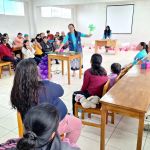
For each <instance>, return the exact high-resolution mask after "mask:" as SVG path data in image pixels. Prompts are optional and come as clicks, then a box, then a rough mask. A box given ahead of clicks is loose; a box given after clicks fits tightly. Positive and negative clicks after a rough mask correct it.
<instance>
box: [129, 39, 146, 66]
mask: <svg viewBox="0 0 150 150" xmlns="http://www.w3.org/2000/svg"><path fill="white" fill-rule="evenodd" d="M136 49H137V50H139V51H140V52H139V53H138V54H137V55H136V56H135V58H134V61H133V63H132V64H133V65H135V64H137V62H138V61H139V60H142V59H143V58H144V57H146V56H147V54H148V45H147V44H146V43H145V42H140V43H139V45H138V46H137V48H136Z"/></svg>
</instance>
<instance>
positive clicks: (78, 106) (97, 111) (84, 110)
mask: <svg viewBox="0 0 150 150" xmlns="http://www.w3.org/2000/svg"><path fill="white" fill-rule="evenodd" d="M109 85H110V80H108V81H107V83H106V84H105V85H104V88H103V95H105V94H106V93H107V91H108V90H109ZM79 109H80V110H81V111H82V112H81V119H82V124H83V125H88V126H93V127H97V128H100V127H101V126H100V124H97V123H92V122H88V121H84V120H83V119H84V114H85V113H88V118H91V114H96V115H101V108H100V107H99V108H88V109H87V108H83V107H82V105H81V104H80V103H75V116H76V117H79V116H78V110H79ZM108 116H111V123H112V124H114V118H115V117H114V113H111V112H107V116H106V117H107V119H106V123H107V120H108Z"/></svg>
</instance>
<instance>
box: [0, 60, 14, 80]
mask: <svg viewBox="0 0 150 150" xmlns="http://www.w3.org/2000/svg"><path fill="white" fill-rule="evenodd" d="M5 66H6V67H8V69H9V74H10V75H12V71H11V62H5V61H1V60H0V78H1V77H2V71H3V67H5Z"/></svg>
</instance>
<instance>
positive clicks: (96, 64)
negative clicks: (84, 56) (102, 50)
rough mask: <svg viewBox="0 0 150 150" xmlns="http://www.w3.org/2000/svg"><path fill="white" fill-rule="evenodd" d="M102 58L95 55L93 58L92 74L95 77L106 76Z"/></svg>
mask: <svg viewBox="0 0 150 150" xmlns="http://www.w3.org/2000/svg"><path fill="white" fill-rule="evenodd" d="M101 63H102V56H101V55H100V54H93V55H92V57H91V73H92V74H93V75H99V76H106V75H107V73H106V70H105V69H104V68H103V67H102V66H101Z"/></svg>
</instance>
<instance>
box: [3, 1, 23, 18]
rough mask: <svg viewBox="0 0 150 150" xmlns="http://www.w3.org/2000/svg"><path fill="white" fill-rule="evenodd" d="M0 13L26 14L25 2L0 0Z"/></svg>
mask: <svg viewBox="0 0 150 150" xmlns="http://www.w3.org/2000/svg"><path fill="white" fill-rule="evenodd" d="M0 14H5V15H14V16H24V15H25V14H24V3H23V2H18V1H13V0H0Z"/></svg>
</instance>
